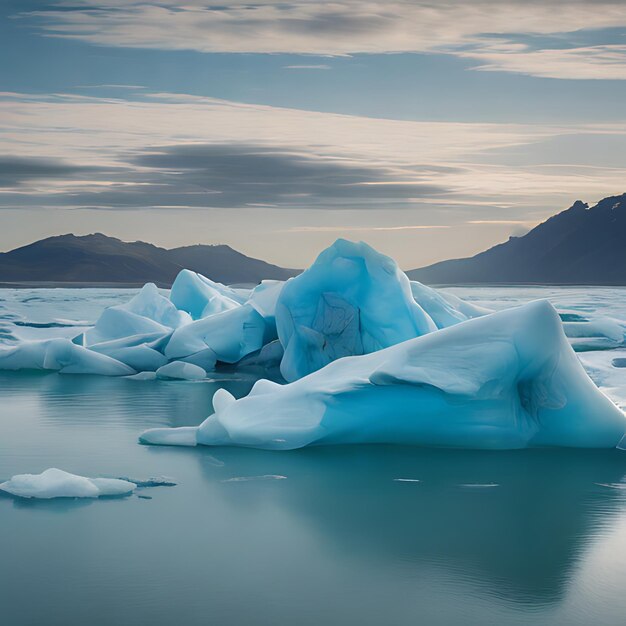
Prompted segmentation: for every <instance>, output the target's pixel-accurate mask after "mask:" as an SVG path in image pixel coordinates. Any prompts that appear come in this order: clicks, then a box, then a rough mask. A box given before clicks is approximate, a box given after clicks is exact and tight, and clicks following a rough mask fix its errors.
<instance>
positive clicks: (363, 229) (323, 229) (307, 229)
mask: <svg viewBox="0 0 626 626" xmlns="http://www.w3.org/2000/svg"><path fill="white" fill-rule="evenodd" d="M442 228H444V229H445V228H450V226H449V225H443V224H418V225H411V226H294V227H293V228H287V229H285V230H284V231H281V232H287V233H373V232H394V231H402V230H440V229H442Z"/></svg>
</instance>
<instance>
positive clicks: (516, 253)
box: [408, 194, 626, 285]
mask: <svg viewBox="0 0 626 626" xmlns="http://www.w3.org/2000/svg"><path fill="white" fill-rule="evenodd" d="M408 275H409V277H410V278H411V279H413V280H419V281H421V282H424V283H429V284H440V285H443V284H480V283H485V284H503V283H507V284H554V285H626V194H623V195H621V196H611V197H609V198H605V199H604V200H601V201H600V202H599V203H598V204H596V205H595V206H594V207H591V208H590V207H589V205H587V204H585V203H584V202H581V201H580V200H579V201H577V202H575V203H574V204H573V205H572V206H571V207H570V208H569V209H567V210H565V211H562V212H561V213H558V214H557V215H554V216H553V217H551V218H549V219H548V220H546V221H545V222H543V223H541V224H539V225H538V226H536V227H535V228H533V229H532V230H531V231H530V232H528V233H527V234H526V235H524V236H523V237H511V238H510V239H509V240H508V241H507V242H505V243H501V244H499V245H497V246H494V247H493V248H490V249H488V250H485V251H484V252H481V253H479V254H477V255H475V256H473V257H469V258H465V259H453V260H450V261H442V262H440V263H435V264H433V265H429V266H428V267H423V268H420V269H416V270H412V271H410V272H408Z"/></svg>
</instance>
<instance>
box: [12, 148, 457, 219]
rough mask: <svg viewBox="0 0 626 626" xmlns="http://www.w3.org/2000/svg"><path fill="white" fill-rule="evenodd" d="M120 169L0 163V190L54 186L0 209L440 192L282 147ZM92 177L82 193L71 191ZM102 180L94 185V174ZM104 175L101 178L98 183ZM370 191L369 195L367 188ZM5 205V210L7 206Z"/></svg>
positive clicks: (297, 203)
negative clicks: (44, 182)
mask: <svg viewBox="0 0 626 626" xmlns="http://www.w3.org/2000/svg"><path fill="white" fill-rule="evenodd" d="M119 159H120V161H121V162H122V163H124V167H120V168H117V169H115V168H101V169H98V168H96V167H80V166H74V165H55V164H54V163H53V162H52V161H51V160H48V159H33V158H28V159H24V158H18V157H10V158H2V159H0V184H3V183H4V184H5V185H6V186H9V187H11V186H16V185H17V184H19V183H22V182H24V181H26V180H33V179H56V180H55V182H58V183H61V187H62V186H63V183H64V186H65V189H61V188H60V187H59V185H57V187H56V188H55V189H54V193H53V194H52V195H51V194H49V193H48V194H46V193H41V192H40V189H41V187H40V186H39V185H37V186H36V187H35V189H34V190H32V191H30V192H27V193H25V194H23V195H22V196H21V197H20V195H19V194H5V195H3V196H0V202H2V200H3V199H4V201H5V202H7V201H8V202H9V204H10V203H17V204H18V205H20V204H21V205H23V203H24V202H27V203H30V204H32V203H35V204H38V205H41V204H46V203H47V204H49V205H50V204H51V205H52V206H63V204H65V205H68V206H72V207H83V208H98V209H128V208H165V207H166V208H186V209H189V208H209V207H214V208H241V207H254V206H257V207H258V206H262V207H269V206H271V207H275V208H279V207H286V208H299V207H300V208H315V207H323V208H329V207H337V208H354V207H359V208H368V206H372V205H374V206H380V204H381V203H387V204H392V205H394V204H400V205H401V204H403V203H407V202H408V203H411V202H414V201H415V199H424V198H428V197H430V196H434V195H441V194H443V193H445V192H446V189H445V188H443V187H441V186H439V185H436V184H433V183H432V182H430V180H428V182H425V181H421V180H420V176H419V174H418V173H417V172H415V171H413V172H412V175H413V180H412V181H409V182H405V181H402V182H400V181H397V180H396V177H397V174H396V173H395V172H394V170H391V169H389V168H386V167H376V166H373V165H370V166H364V165H357V164H355V163H351V162H347V161H346V160H342V159H337V158H333V157H327V156H326V157H321V156H317V155H315V154H311V153H307V152H306V151H300V152H296V151H294V150H293V149H285V148H284V147H281V146H274V147H269V146H265V145H263V146H260V145H254V144H237V143H228V144H223V143H220V144H180V145H169V146H160V147H150V148H146V149H145V150H142V151H137V152H135V153H132V154H129V155H120V156H119ZM87 173H89V174H90V175H91V181H90V182H89V183H88V184H87V185H80V184H79V185H77V184H76V183H80V181H83V180H84V178H85V175H86V174H87ZM97 173H99V174H100V175H101V178H100V180H98V178H97V177H96V174H97ZM103 175H104V178H102V176H103ZM370 184H375V187H374V188H372V189H370V188H369V187H368V185H370ZM10 205H11V204H10Z"/></svg>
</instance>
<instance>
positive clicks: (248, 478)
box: [222, 474, 287, 483]
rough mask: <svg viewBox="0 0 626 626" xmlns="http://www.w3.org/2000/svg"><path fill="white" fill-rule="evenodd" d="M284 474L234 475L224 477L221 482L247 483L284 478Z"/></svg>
mask: <svg viewBox="0 0 626 626" xmlns="http://www.w3.org/2000/svg"><path fill="white" fill-rule="evenodd" d="M286 479H287V477H286V476H281V475H280V474H263V475H261V476H235V477H234V478H226V479H225V480H223V481H222V482H223V483H247V482H250V481H252V480H286Z"/></svg>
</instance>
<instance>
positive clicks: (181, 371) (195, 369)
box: [156, 361, 206, 380]
mask: <svg viewBox="0 0 626 626" xmlns="http://www.w3.org/2000/svg"><path fill="white" fill-rule="evenodd" d="M156 376H157V378H161V379H162V380H204V379H205V378H206V372H205V371H204V370H203V369H202V368H201V367H200V366H199V365H194V364H193V363H184V362H183V361H172V362H171V363H168V364H167V365H164V366H163V367H159V369H158V370H157V371H156Z"/></svg>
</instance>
